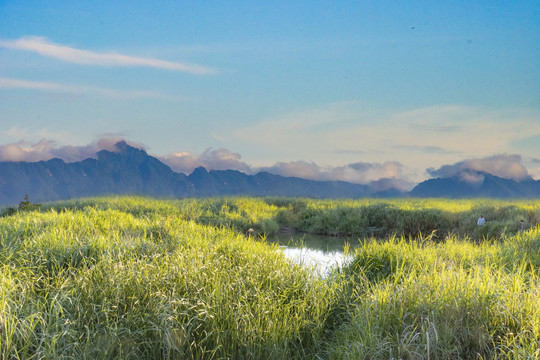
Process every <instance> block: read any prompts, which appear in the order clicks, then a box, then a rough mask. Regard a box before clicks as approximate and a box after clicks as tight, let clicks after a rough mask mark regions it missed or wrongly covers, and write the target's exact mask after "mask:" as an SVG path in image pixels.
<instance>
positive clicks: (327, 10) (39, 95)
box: [0, 0, 540, 188]
mask: <svg viewBox="0 0 540 360" xmlns="http://www.w3.org/2000/svg"><path fill="white" fill-rule="evenodd" d="M0 19H1V20H0V161H39V160H48V159H50V158H53V157H59V158H62V159H64V161H66V162H72V161H79V160H82V159H83V158H86V157H93V156H94V157H95V153H96V152H97V151H99V150H101V149H114V147H112V144H114V143H115V142H116V141H117V140H119V139H123V140H125V141H127V142H128V143H130V144H132V145H133V146H137V147H140V148H143V149H145V150H146V151H147V152H148V153H149V154H151V155H152V156H156V157H158V158H159V159H161V160H162V161H164V162H165V163H166V164H167V165H169V166H170V167H171V168H172V169H173V170H175V171H178V172H184V173H186V174H189V173H190V172H191V171H192V170H193V169H194V168H195V167H197V166H205V167H206V168H207V169H209V170H211V169H236V170H240V171H244V172H246V173H255V172H258V171H269V172H272V173H276V174H281V175H286V176H299V177H306V178H311V179H318V180H345V181H351V182H356V183H368V182H370V181H374V180H380V179H388V180H391V181H390V183H392V184H394V185H395V186H397V187H401V188H411V187H412V186H414V184H416V183H418V182H420V181H423V180H426V179H429V178H432V177H437V176H452V175H455V174H457V173H459V172H460V171H462V170H464V169H473V170H476V171H485V172H490V173H493V174H494V175H498V176H502V177H507V178H514V179H517V180H519V179H523V178H526V177H528V176H530V177H532V178H534V179H540V2H538V1H530V0H527V1H522V0H516V1H497V0H490V1H487V0H485V1H484V0H479V1H474V2H472V1H455V0H450V1H445V2H434V1H370V0H366V1H347V0H344V1H339V2H338V1H317V0H313V1H302V0H299V1H229V2H217V1H208V2H201V1H157V2H150V1H138V0H132V1H115V0H108V1H101V0H95V1H61V0H59V1H52V0H51V1H48V0H40V1H32V0H27V1H17V0H0Z"/></svg>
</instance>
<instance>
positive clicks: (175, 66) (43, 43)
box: [0, 37, 216, 75]
mask: <svg viewBox="0 0 540 360" xmlns="http://www.w3.org/2000/svg"><path fill="white" fill-rule="evenodd" d="M0 47H3V48H8V49H15V50H25V51H31V52H35V53H37V54H40V55H43V56H47V57H52V58H55V59H59V60H62V61H66V62H70V63H75V64H83V65H96V66H123V67H135V66H143V67H152V68H157V69H164V70H172V71H182V72H187V73H191V74H197V75H208V74H214V73H216V70H215V69H211V68H209V67H206V66H202V65H196V64H188V63H181V62H172V61H166V60H160V59H153V58H143V57H136V56H129V55H122V54H116V53H98V52H93V51H89V50H81V49H76V48H73V47H70V46H66V45H60V44H55V43H53V42H50V41H48V40H47V39H46V38H44V37H23V38H20V39H16V40H0Z"/></svg>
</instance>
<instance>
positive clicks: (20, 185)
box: [0, 141, 540, 205]
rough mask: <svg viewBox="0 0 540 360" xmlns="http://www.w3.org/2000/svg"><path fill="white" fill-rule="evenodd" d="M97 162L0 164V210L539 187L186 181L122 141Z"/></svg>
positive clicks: (456, 182) (201, 173)
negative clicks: (141, 199) (77, 202)
mask: <svg viewBox="0 0 540 360" xmlns="http://www.w3.org/2000/svg"><path fill="white" fill-rule="evenodd" d="M96 155H97V158H96V159H93V158H89V159H85V160H83V161H80V162H73V163H66V162H64V161H63V160H61V159H51V160H48V161H39V162H0V205H12V204H17V203H18V202H19V201H21V200H22V199H23V198H24V196H25V195H26V194H28V195H29V197H30V199H31V200H32V201H33V202H46V201H55V200H63V199H70V198H80V197H86V196H98V195H113V194H129V195H148V196H154V197H164V198H182V197H202V196H220V195H249V196H295V197H312V198H360V197H389V196H392V197H398V196H415V197H538V196H540V181H535V180H533V179H531V178H529V179H527V180H525V181H520V182H518V181H515V180H509V179H503V178H499V177H496V176H493V175H490V174H480V175H481V176H483V177H484V180H483V181H482V182H481V183H479V182H476V183H467V182H464V181H462V180H460V178H459V177H455V178H439V179H430V180H427V181H424V182H422V183H420V184H418V185H417V186H416V187H415V188H414V189H413V190H412V191H411V192H401V191H399V190H397V189H390V190H386V191H382V192H381V191H376V190H374V189H375V188H376V187H374V186H371V184H366V185H361V184H353V183H348V182H344V181H315V180H307V179H302V178H296V177H284V176H279V175H273V174H270V173H267V172H260V173H257V174H255V175H247V174H245V173H242V172H240V171H236V170H211V171H208V170H206V169H205V168H202V167H199V168H197V169H195V170H194V171H193V172H192V173H191V174H190V175H185V174H182V173H177V172H174V171H173V170H171V168H169V167H168V166H167V165H165V164H164V163H162V162H161V161H160V160H158V159H156V158H155V157H152V156H150V155H148V154H147V153H146V152H145V151H144V150H141V149H137V148H134V147H131V146H129V145H128V144H127V143H125V142H124V141H120V142H118V143H117V144H116V151H108V150H102V151H99V152H98V153H97V154H96Z"/></svg>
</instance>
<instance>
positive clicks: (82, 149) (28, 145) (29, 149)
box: [0, 136, 144, 162]
mask: <svg viewBox="0 0 540 360" xmlns="http://www.w3.org/2000/svg"><path fill="white" fill-rule="evenodd" d="M118 141H125V140H124V139H123V138H121V137H117V136H104V137H102V138H100V139H99V140H97V141H93V142H91V143H90V144H88V145H81V146H74V145H65V146H59V145H58V143H57V142H56V141H55V140H52V139H41V140H39V141H37V142H29V141H25V140H20V141H17V142H15V143H10V144H4V145H0V161H27V162H36V161H46V160H50V159H53V158H59V159H62V160H64V161H66V162H76V161H82V160H84V159H88V158H96V153H97V152H98V151H101V150H108V151H117V149H116V147H115V144H116V143H117V142H118ZM127 142H128V144H129V145H131V146H133V147H137V148H144V146H143V145H141V144H138V143H135V142H131V141H127Z"/></svg>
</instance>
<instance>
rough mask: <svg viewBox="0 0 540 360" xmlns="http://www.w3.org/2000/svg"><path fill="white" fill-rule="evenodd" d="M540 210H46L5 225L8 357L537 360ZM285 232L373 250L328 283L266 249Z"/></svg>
mask: <svg viewBox="0 0 540 360" xmlns="http://www.w3.org/2000/svg"><path fill="white" fill-rule="evenodd" d="M539 205H540V202H536V201H530V202H526V201H523V202H500V201H491V200H479V201H473V200H459V201H450V200H418V201H417V200H411V199H405V200H388V201H382V200H369V199H366V200H339V201H327V200H309V199H286V198H267V199H252V198H242V197H241V198H217V199H183V200H158V199H150V198H140V197H103V198H92V199H80V200H72V201H65V202H57V203H50V204H43V206H42V208H41V209H39V211H21V212H18V213H16V214H13V215H10V216H5V217H0V359H56V358H61V357H64V358H73V359H85V358H86V359H158V358H159V359H185V358H188V359H189V358H192V359H226V358H230V359H261V358H262V359H291V358H292V359H388V358H396V359H397V358H408V359H422V358H423V359H455V358H470V359H473V358H474V359H479V358H482V359H495V358H501V359H506V358H515V359H522V358H539V357H540V350H539V341H540V278H539V276H540V273H539V269H540V230H539V229H538V227H536V224H537V223H535V221H537V220H535V219H536V216H537V214H538V213H539V210H538V209H539ZM479 211H482V214H484V216H486V218H487V219H488V223H487V226H486V227H484V228H482V229H478V227H477V226H476V218H477V213H478V212H479ZM521 217H525V219H526V221H527V224H528V225H529V228H528V230H527V231H526V232H525V233H523V234H519V233H518V231H517V227H516V228H515V229H514V228H512V229H511V228H510V227H512V226H513V225H514V224H515V223H516V221H517V222H519V219H520V218H521ZM448 224H450V225H451V226H452V227H450V225H448ZM490 224H491V225H490ZM281 226H294V227H297V228H298V229H299V230H303V231H313V232H323V233H324V232H327V233H333V232H336V233H348V234H357V238H358V240H359V241H361V242H362V245H361V246H359V247H357V248H355V249H354V250H351V252H352V256H353V260H352V261H351V263H350V265H349V266H345V267H344V268H343V269H341V270H336V271H334V272H333V273H331V274H330V275H328V276H327V277H326V278H320V277H317V276H314V275H313V273H312V272H311V271H309V270H308V269H304V268H303V267H301V266H298V265H295V264H294V263H293V262H291V261H289V260H287V259H286V258H285V257H284V256H283V254H282V253H281V252H280V251H279V249H278V248H277V247H275V246H272V245H269V244H267V243H266V242H265V241H264V236H265V235H268V234H272V233H275V232H276V231H277V229H279V227H281ZM443 226H447V227H448V228H446V229H447V230H448V231H447V230H444V229H443V228H442V227H443ZM249 228H252V229H254V232H253V235H254V236H252V235H251V233H249V234H246V231H247V229H249ZM373 228H375V229H373ZM366 229H367V230H368V231H371V232H372V233H374V232H376V231H378V230H377V229H383V230H384V231H382V230H381V232H380V234H383V235H384V234H387V233H390V234H393V235H390V236H387V237H382V238H379V239H377V240H375V239H373V238H370V236H371V235H370V234H369V233H368V231H366ZM404 229H405V230H407V229H409V230H407V231H409V233H407V231H405V230H404ZM430 229H431V230H430ZM432 230H436V231H432ZM450 230H451V231H450ZM443 231H446V232H445V236H441V235H440V233H441V232H443ZM413 234H414V235H415V236H413ZM463 234H465V235H463ZM467 234H469V235H471V236H470V237H468V236H467ZM372 235H378V233H377V234H372ZM491 235H493V236H491Z"/></svg>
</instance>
